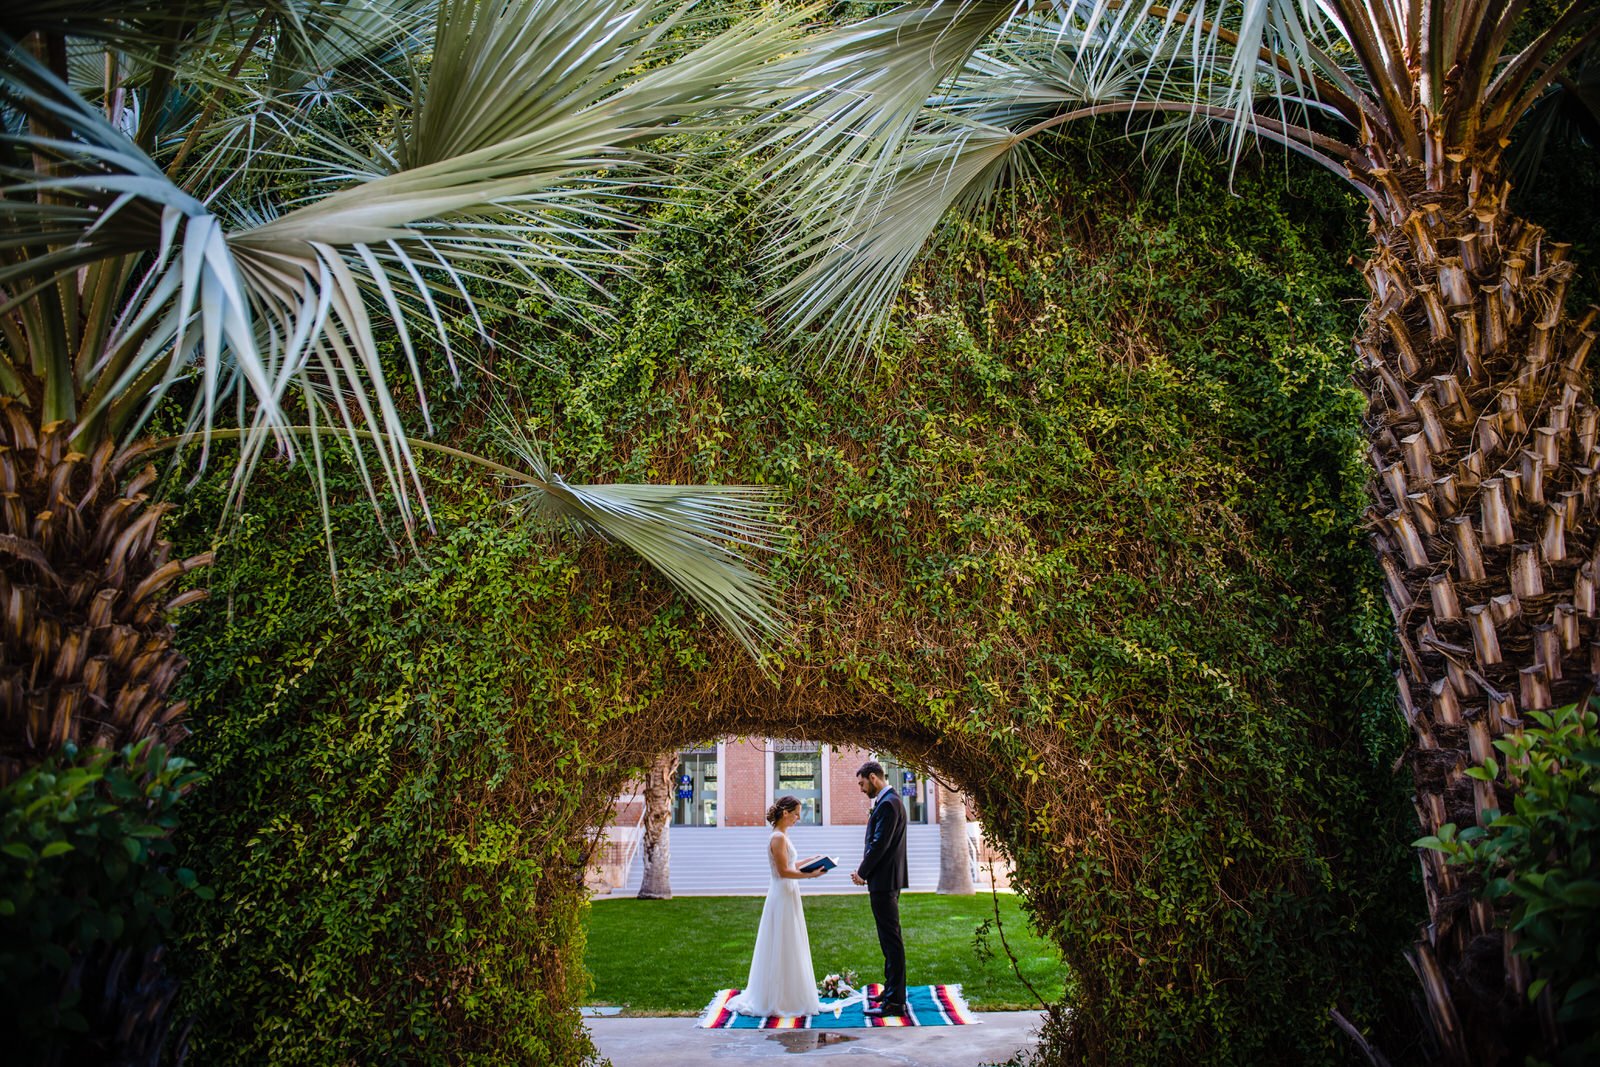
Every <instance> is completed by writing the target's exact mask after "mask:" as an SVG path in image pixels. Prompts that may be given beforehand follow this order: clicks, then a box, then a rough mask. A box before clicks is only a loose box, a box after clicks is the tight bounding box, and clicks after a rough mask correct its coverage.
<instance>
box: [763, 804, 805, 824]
mask: <svg viewBox="0 0 1600 1067" xmlns="http://www.w3.org/2000/svg"><path fill="white" fill-rule="evenodd" d="M799 806H800V801H799V800H798V799H797V798H795V797H779V798H778V799H777V800H774V801H773V802H772V807H770V808H768V809H767V822H769V823H771V824H772V825H773V826H776V825H778V816H780V815H782V814H783V813H784V812H786V811H794V810H795V809H796V808H798V807H799Z"/></svg>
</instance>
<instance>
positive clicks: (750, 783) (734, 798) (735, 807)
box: [717, 737, 772, 826]
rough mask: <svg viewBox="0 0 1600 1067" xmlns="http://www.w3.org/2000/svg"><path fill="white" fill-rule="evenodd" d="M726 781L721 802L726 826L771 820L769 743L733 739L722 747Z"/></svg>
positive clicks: (757, 738)
mask: <svg viewBox="0 0 1600 1067" xmlns="http://www.w3.org/2000/svg"><path fill="white" fill-rule="evenodd" d="M722 774H723V780H722V781H721V782H720V783H718V790H719V791H718V793H717V804H718V805H719V806H720V807H721V808H722V825H723V826H760V825H761V824H763V823H764V822H766V820H767V805H768V804H770V803H772V801H771V800H770V799H768V797H767V743H766V740H765V739H764V738H759V737H756V738H739V739H734V740H730V741H729V742H728V743H727V745H726V747H724V748H723V750H722Z"/></svg>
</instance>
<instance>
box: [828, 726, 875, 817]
mask: <svg viewBox="0 0 1600 1067" xmlns="http://www.w3.org/2000/svg"><path fill="white" fill-rule="evenodd" d="M871 758H872V756H871V755H870V754H869V753H868V752H867V750H866V749H862V748H855V747H853V746H849V745H835V746H834V748H833V750H832V751H831V752H829V753H828V808H829V812H828V815H829V819H830V821H831V822H832V823H833V824H834V825H835V826H865V825H867V798H866V796H865V795H864V794H863V793H862V792H861V789H860V787H859V786H857V785H856V768H857V767H859V766H861V765H862V764H863V763H865V762H867V760H869V759H871Z"/></svg>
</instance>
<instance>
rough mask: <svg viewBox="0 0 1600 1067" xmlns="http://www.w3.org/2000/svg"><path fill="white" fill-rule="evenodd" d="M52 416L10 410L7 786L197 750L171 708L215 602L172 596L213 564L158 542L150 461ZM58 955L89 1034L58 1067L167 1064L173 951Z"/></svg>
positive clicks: (88, 950)
mask: <svg viewBox="0 0 1600 1067" xmlns="http://www.w3.org/2000/svg"><path fill="white" fill-rule="evenodd" d="M38 411H39V408H38V407H37V406H33V407H31V408H30V407H25V406H24V405H23V404H22V403H20V402H18V401H16V400H13V399H11V398H8V397H0V635H3V640H0V782H8V781H11V780H13V779H14V778H15V777H16V776H17V775H18V774H20V773H21V772H22V771H23V770H25V769H26V768H27V767H30V766H33V765H36V764H37V763H38V762H39V761H40V760H42V759H43V758H44V757H45V756H46V755H48V754H50V753H53V752H56V751H58V750H60V749H61V748H62V747H63V746H65V745H67V744H74V745H78V746H83V747H91V746H92V747H97V748H111V749H118V748H121V747H123V746H124V745H128V744H133V743H137V742H140V741H143V740H146V739H150V738H154V739H156V740H158V741H160V742H162V743H165V744H169V745H170V744H172V743H174V742H176V741H177V740H179V739H180V738H181V737H182V736H183V733H184V727H183V725H182V716H183V711H184V705H183V703H182V702H181V701H180V702H176V703H174V702H173V701H171V700H170V698H169V697H170V692H171V689H172V687H173V685H174V684H175V683H176V682H177V680H178V678H179V676H180V675H181V674H182V673H183V670H184V667H185V666H186V663H185V661H184V658H183V656H181V655H180V654H179V653H178V652H177V650H176V649H175V648H174V647H173V639H174V637H175V632H174V628H173V626H172V623H171V622H170V621H169V619H170V616H171V614H172V612H173V611H174V610H176V609H177V608H179V607H181V606H182V605H184V604H187V603H191V602H193V601H194V600H197V599H199V598H201V597H203V596H204V595H205V593H204V592H203V591H201V590H191V591H189V592H184V593H179V594H178V595H177V596H170V595H169V594H170V586H171V585H172V583H173V582H174V581H176V580H178V579H179V578H180V577H182V576H183V575H184V574H186V573H188V572H190V571H193V570H195V569H197V568H199V567H203V566H206V565H208V564H209V563H210V562H211V554H210V553H209V552H208V553H204V554H202V555H199V556H195V557H192V558H190V559H186V560H177V559H172V558H171V550H172V545H171V544H170V543H169V542H167V541H164V540H162V539H161V538H160V537H159V536H158V535H159V530H160V524H161V518H162V516H163V515H165V514H166V512H167V511H168V510H169V508H170V505H166V504H156V503H151V502H150V500H149V497H148V495H147V494H146V490H147V489H148V488H150V486H151V485H152V484H153V483H154V482H155V480H156V472H155V468H154V467H153V466H151V465H150V464H149V463H147V462H145V460H144V455H145V453H144V451H142V450H141V449H140V448H139V447H138V446H134V447H132V448H128V449H122V450H118V449H117V448H116V447H115V445H114V444H113V443H112V442H111V441H109V440H107V441H102V442H101V443H100V444H99V445H98V446H97V447H95V448H94V449H93V450H92V452H91V453H90V454H88V455H85V454H83V453H80V452H74V451H73V450H72V449H71V447H70V446H69V442H70V441H71V438H72V433H73V429H74V427H72V426H71V425H69V424H68V423H65V422H55V423H52V424H50V425H48V426H40V425H38V421H37V420H38ZM108 903H110V904H113V905H115V904H120V903H121V902H108ZM54 947H57V948H61V949H64V950H66V951H67V952H69V954H70V957H71V968H70V970H69V971H68V978H67V981H66V985H65V987H64V988H63V990H62V993H61V997H62V1000H63V1002H74V1003H77V1005H78V1007H79V1009H80V1010H81V1011H82V1012H83V1014H85V1015H86V1016H87V1017H88V1027H87V1029H86V1030H85V1031H84V1032H82V1033H78V1034H75V1035H72V1036H71V1037H69V1038H63V1039H62V1040H63V1041H65V1042H67V1044H70V1046H71V1047H70V1048H68V1047H59V1048H55V1049H53V1050H51V1053H50V1054H51V1055H52V1056H54V1057H56V1058H57V1059H62V1060H64V1061H66V1062H80V1061H81V1062H91V1061H93V1062H105V1063H120V1064H128V1065H133V1064H141V1065H143V1064H148V1065H152V1067H153V1065H154V1064H156V1063H158V1062H160V1060H161V1057H162V1056H163V1053H164V1046H165V1045H166V1043H167V1033H168V1029H169V1021H170V1013H171V1008H172V1005H173V1002H174V997H175V994H176V990H177V983H176V981H175V980H173V979H171V978H169V977H167V976H166V975H165V973H164V966H163V963H162V957H163V950H162V949H161V948H160V947H159V946H155V947H150V946H141V947H139V948H134V947H132V946H123V945H119V944H116V943H115V942H114V941H112V940H106V939H96V938H86V939H84V940H81V941H77V942H74V943H72V944H67V945H56V946H54ZM80 997H81V999H80ZM182 1043H183V1042H182V1038H181V1037H180V1038H179V1041H178V1044H179V1045H180V1046H181V1045H182ZM165 1051H166V1052H172V1051H173V1050H171V1049H166V1050H165Z"/></svg>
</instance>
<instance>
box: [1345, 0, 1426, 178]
mask: <svg viewBox="0 0 1600 1067" xmlns="http://www.w3.org/2000/svg"><path fill="white" fill-rule="evenodd" d="M1332 6H1333V7H1334V9H1335V11H1337V13H1338V17H1339V21H1340V24H1341V25H1342V26H1343V28H1344V31H1345V35H1346V37H1347V38H1348V39H1349V42H1350V46H1351V48H1352V49H1353V50H1354V51H1355V54H1356V59H1357V61H1358V62H1360V64H1361V66H1362V69H1364V70H1365V71H1366V72H1367V80H1368V81H1369V82H1370V83H1371V84H1372V88H1373V91H1374V93H1375V94H1376V97H1377V102H1378V103H1379V105H1380V109H1381V111H1382V114H1383V116H1384V123H1383V125H1384V126H1385V127H1387V130H1388V133H1389V135H1390V137H1391V138H1393V139H1394V140H1395V141H1397V142H1399V143H1401V144H1403V145H1405V148H1406V152H1407V154H1408V155H1411V156H1420V155H1421V154H1422V138H1421V133H1420V131H1419V130H1418V129H1417V125H1416V122H1415V120H1414V119H1413V117H1412V114H1411V75H1410V74H1409V73H1408V72H1407V71H1406V70H1405V68H1404V67H1402V68H1401V69H1400V70H1399V71H1392V70H1390V68H1389V64H1388V62H1387V61H1386V60H1385V58H1384V55H1383V49H1382V47H1381V46H1380V45H1379V43H1378V41H1377V39H1376V37H1375V36H1374V35H1373V33H1372V28H1371V26H1370V24H1369V23H1368V22H1367V21H1366V20H1365V18H1364V17H1363V16H1364V13H1365V12H1367V11H1368V10H1369V5H1367V4H1359V3H1353V2H1351V0H1335V3H1334V4H1333V5H1332Z"/></svg>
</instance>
